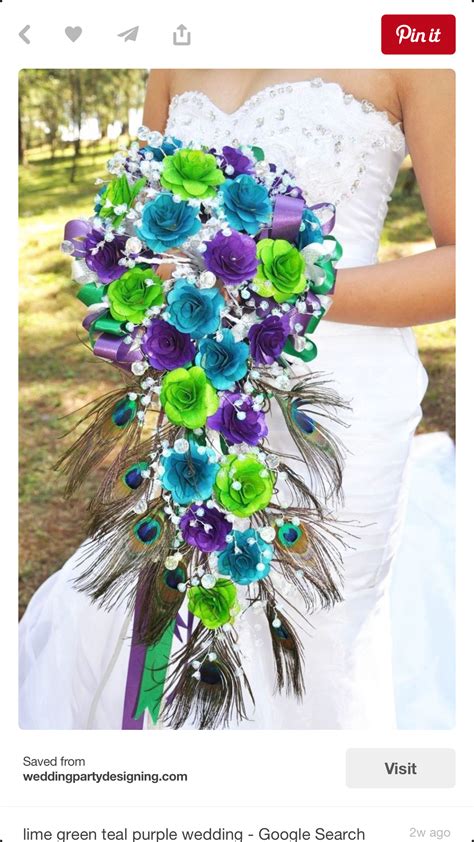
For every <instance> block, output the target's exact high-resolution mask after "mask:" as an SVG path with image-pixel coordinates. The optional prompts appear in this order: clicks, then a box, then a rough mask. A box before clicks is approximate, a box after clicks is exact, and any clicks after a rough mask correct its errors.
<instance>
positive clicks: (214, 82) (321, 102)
mask: <svg viewBox="0 0 474 842" xmlns="http://www.w3.org/2000/svg"><path fill="white" fill-rule="evenodd" d="M453 86H454V79H453V73H452V72H450V71H442V70H434V71H428V70H421V71H419V70H409V71H406V70H400V71H399V70H357V71H354V70H351V71H348V70H330V71H329V70H307V71H302V70H238V71H237V70H220V71H217V70H193V71H190V70H174V71H158V70H156V71H152V72H151V74H150V78H149V83H148V90H147V96H146V103H145V114H144V123H145V124H146V125H147V126H148V127H149V128H150V129H154V130H159V131H161V132H166V133H167V134H170V135H174V136H176V137H179V138H180V139H181V140H182V141H183V142H184V143H187V142H190V141H192V140H198V141H201V142H202V143H204V144H206V145H207V146H209V147H212V146H213V145H224V144H230V145H231V144H232V143H233V142H236V143H239V144H240V143H242V144H249V145H259V146H262V147H263V148H264V149H265V152H266V156H267V158H268V159H269V160H272V161H274V162H275V163H277V164H280V165H284V166H285V167H286V168H287V169H288V170H289V171H290V172H292V173H293V174H294V175H295V176H296V179H297V183H298V184H299V185H300V186H301V187H302V188H303V190H304V192H305V197H306V199H307V200H308V203H309V204H315V203H318V202H321V201H327V200H330V201H331V202H333V203H335V204H336V206H337V216H336V227H335V230H334V234H335V236H336V237H337V239H338V240H339V241H340V242H341V243H342V244H343V247H344V256H343V259H342V260H341V261H340V263H339V269H338V276H337V285H336V292H335V296H334V304H333V306H332V308H331V309H330V311H329V313H328V315H327V317H326V318H325V319H324V321H323V322H322V323H321V325H320V326H319V328H318V332H317V343H318V349H319V356H318V361H317V363H316V364H314V363H313V366H316V367H317V368H318V369H319V370H322V371H324V372H327V373H328V374H329V375H330V379H331V380H332V381H333V383H334V386H335V388H336V389H337V391H338V392H339V394H340V395H341V396H342V397H343V398H344V399H346V400H347V401H348V402H349V403H350V407H351V409H350V412H348V414H347V417H345V418H344V420H345V421H347V423H348V425H349V426H348V427H347V429H346V430H345V431H344V434H343V437H344V443H345V445H346V446H347V449H348V456H347V461H346V466H345V473H344V504H343V505H342V506H341V508H340V509H339V510H338V512H337V516H338V518H339V519H340V521H341V522H344V523H347V522H349V523H351V524H353V525H354V524H355V525H356V527H355V528H354V529H352V532H354V534H355V537H354V540H352V541H351V546H350V548H348V549H347V550H346V551H345V552H344V558H343V562H344V601H343V602H342V603H340V604H338V605H337V606H336V607H334V608H332V609H331V610H329V611H327V612H319V613H317V614H316V615H314V616H313V617H312V618H311V623H310V624H308V625H307V626H305V627H304V629H303V631H302V632H301V637H302V641H303V644H304V651H305V681H306V694H305V696H304V699H303V702H302V703H298V702H297V701H296V700H294V699H293V698H291V697H287V696H281V697H277V696H275V694H274V668H273V659H272V652H271V643H270V642H269V639H268V631H265V627H264V625H263V624H261V620H260V617H259V615H258V612H253V611H249V612H247V615H248V618H249V620H248V622H247V623H245V624H242V625H243V626H244V629H243V631H242V632H241V634H240V646H241V650H242V655H243V657H244V660H245V670H246V673H247V675H248V677H249V681H250V684H251V686H252V689H253V693H254V696H255V710H250V711H248V713H249V720H247V721H244V722H243V723H235V724H233V725H232V727H239V728H266V729H267V728H278V729H280V728H281V729H292V728H294V729H306V728H307V729H311V728H319V729H343V728H354V729H366V728H390V727H394V725H395V719H394V693H393V682H392V669H391V629H390V618H389V600H388V582H389V576H390V570H391V565H392V562H393V560H394V558H395V556H396V552H397V547H398V544H399V540H400V534H401V530H402V526H403V518H404V511H405V507H406V473H407V465H408V463H409V454H410V446H411V443H412V438H413V434H414V431H415V429H416V426H417V424H418V421H419V420H420V415H421V412H420V402H421V400H422V397H423V394H424V391H425V389H426V383H427V377H426V373H425V371H424V369H423V367H422V365H421V363H420V360H419V358H418V353H417V349H416V344H415V340H414V337H413V333H412V330H411V325H415V324H421V323H427V322H437V321H441V320H443V319H448V318H451V317H452V315H453V309H454V304H453V299H454V236H455V229H454V116H453V107H454V106H453V102H454V90H453ZM407 151H409V152H410V155H411V158H412V161H413V166H414V168H415V171H416V176H417V180H418V184H419V186H420V191H421V195H422V198H423V204H424V207H425V209H426V213H427V216H428V220H429V223H430V226H431V230H432V233H433V237H434V240H435V243H436V248H434V249H432V250H429V251H426V252H424V253H421V254H416V255H414V256H410V257H406V258H402V259H398V260H393V261H391V262H387V263H383V264H378V263H377V250H378V245H379V237H380V232H381V230H382V226H383V223H384V219H385V215H386V210H387V202H388V201H389V200H390V194H391V191H392V189H393V186H394V183H395V180H396V177H397V173H398V170H399V168H400V165H401V163H402V161H403V159H404V157H405V155H406V154H407ZM306 370H308V371H310V370H311V366H310V365H308V366H307V368H306ZM271 432H272V431H270V435H271ZM273 433H274V434H277V435H278V437H279V444H280V446H282V442H281V439H282V437H283V434H282V432H281V430H277V429H276V428H274V429H273ZM285 444H286V445H287V446H291V445H289V444H288V443H287V442H285ZM80 557H81V549H79V550H78V552H77V553H76V555H75V556H74V557H73V558H72V559H70V560H69V561H68V562H67V563H66V564H65V566H64V567H63V569H62V570H61V571H59V572H58V573H56V574H55V575H53V576H52V577H50V579H48V580H47V582H45V584H44V585H43V586H42V587H41V588H40V589H39V591H38V592H37V593H36V595H35V596H34V598H33V600H32V601H31V604H30V606H29V608H28V610H27V612H26V615H25V617H24V619H23V621H22V623H21V629H20V632H21V634H20V660H21V664H20V666H21V677H20V725H21V726H22V727H23V728H52V729H56V728H65V729H69V728H79V729H81V728H92V729H100V728H110V729H120V728H121V727H122V709H123V700H124V692H125V682H126V675H127V666H128V658H129V653H130V637H131V617H130V616H129V614H128V613H127V610H126V608H125V607H123V608H117V609H115V610H114V611H113V612H109V613H108V612H106V611H104V610H101V609H99V608H98V607H97V606H95V605H93V604H91V603H90V602H89V600H88V598H87V597H86V596H84V594H82V593H78V592H77V591H76V590H75V589H74V584H73V582H74V575H75V573H74V567H75V565H76V564H77V563H78V561H79V560H80ZM144 727H147V728H153V727H163V726H162V725H161V726H160V723H158V725H157V726H153V725H152V724H151V723H150V722H146V721H145V725H144ZM189 727H192V725H189Z"/></svg>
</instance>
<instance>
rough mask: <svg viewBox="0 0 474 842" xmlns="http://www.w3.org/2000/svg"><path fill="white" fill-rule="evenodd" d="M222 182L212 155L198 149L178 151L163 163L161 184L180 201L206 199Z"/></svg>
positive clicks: (221, 175) (221, 173) (223, 178)
mask: <svg viewBox="0 0 474 842" xmlns="http://www.w3.org/2000/svg"><path fill="white" fill-rule="evenodd" d="M224 181H225V176H224V174H223V172H222V171H221V170H220V169H219V168H218V166H217V162H216V159H215V158H214V155H208V154H207V153H206V152H202V151H201V150H200V149H178V151H177V152H175V153H174V155H167V157H166V158H165V159H164V161H163V170H162V172H161V184H162V185H163V187H165V188H166V190H171V192H172V193H176V194H177V195H178V196H181V198H182V199H208V198H210V197H211V196H214V194H215V192H216V187H218V186H219V184H223V182H224Z"/></svg>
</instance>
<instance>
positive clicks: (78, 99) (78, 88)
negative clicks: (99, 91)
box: [70, 70, 83, 184]
mask: <svg viewBox="0 0 474 842" xmlns="http://www.w3.org/2000/svg"><path fill="white" fill-rule="evenodd" d="M71 83H72V84H71V94H72V98H71V99H72V120H73V126H74V127H75V128H76V130H77V138H76V140H75V141H74V157H73V159H72V167H71V177H70V182H71V184H74V181H75V179H76V172H77V162H78V158H79V157H80V154H81V129H82V108H83V106H82V84H81V71H80V70H71Z"/></svg>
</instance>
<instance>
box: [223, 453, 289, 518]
mask: <svg viewBox="0 0 474 842" xmlns="http://www.w3.org/2000/svg"><path fill="white" fill-rule="evenodd" d="M274 485H275V478H274V476H273V474H272V473H271V472H270V471H269V470H268V468H266V467H265V465H263V464H262V463H261V462H260V461H259V460H258V459H257V458H256V456H252V454H249V455H247V456H244V457H243V458H239V456H227V457H226V458H225V459H224V460H223V461H222V462H221V467H220V469H219V471H218V473H217V476H216V482H215V484H214V495H215V498H216V500H217V502H218V503H219V505H220V506H222V508H224V509H227V511H228V512H232V514H234V515H237V517H249V516H250V515H253V514H254V513H255V512H259V511H260V510H261V509H264V508H265V507H266V506H268V504H269V502H270V500H271V498H272V495H273V486H274Z"/></svg>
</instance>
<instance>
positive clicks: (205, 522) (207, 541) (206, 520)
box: [179, 503, 232, 553]
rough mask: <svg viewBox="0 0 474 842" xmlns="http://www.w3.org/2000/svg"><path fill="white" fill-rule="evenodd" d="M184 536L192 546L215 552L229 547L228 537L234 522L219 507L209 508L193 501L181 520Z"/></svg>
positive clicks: (180, 526) (180, 525)
mask: <svg viewBox="0 0 474 842" xmlns="http://www.w3.org/2000/svg"><path fill="white" fill-rule="evenodd" d="M179 528H180V529H181V532H182V533H183V538H184V540H185V541H186V543H187V544H189V545H190V546H191V547H197V549H198V550H202V552H203V553H213V552H216V551H217V550H223V549H225V548H226V547H227V541H226V537H227V535H229V533H230V532H231V530H232V524H231V523H230V521H228V520H227V518H226V516H225V515H224V514H223V512H221V511H220V510H219V509H216V508H212V509H209V508H208V507H207V506H198V505H197V504H196V503H193V505H192V506H190V507H189V509H188V510H187V512H186V513H185V514H184V515H183V517H182V518H181V520H180V522H179Z"/></svg>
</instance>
